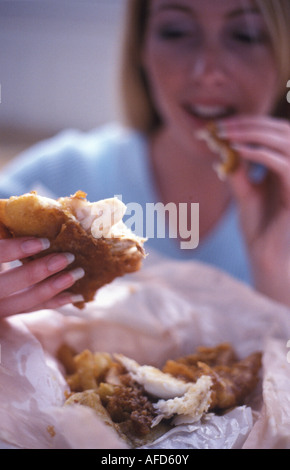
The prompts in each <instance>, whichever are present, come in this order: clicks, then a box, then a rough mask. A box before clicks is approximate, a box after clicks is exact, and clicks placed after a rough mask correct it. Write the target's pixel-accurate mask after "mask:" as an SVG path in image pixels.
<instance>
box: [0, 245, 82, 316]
mask: <svg viewBox="0 0 290 470" xmlns="http://www.w3.org/2000/svg"><path fill="white" fill-rule="evenodd" d="M48 246H49V241H48V240H46V239H44V240H43V239H37V238H28V237H25V238H17V239H5V240H0V265H1V264H3V263H10V262H13V261H17V260H19V259H23V258H26V257H28V256H30V255H34V254H37V253H40V252H41V251H43V250H45V249H47V248H48ZM73 260H74V256H73V255H72V254H70V253H55V254H49V255H44V256H43V257H42V258H39V259H37V260H34V261H30V262H28V263H27V264H24V265H21V266H15V267H10V268H9V267H8V268H7V269H6V268H5V265H4V269H2V271H1V272H0V317H5V316H9V315H13V314H17V313H24V312H28V311H32V310H39V309H44V308H57V307H60V306H61V305H64V304H67V303H72V302H78V301H81V300H83V299H82V298H81V297H80V296H74V295H72V294H70V293H69V292H63V291H64V290H67V289H69V288H70V287H71V286H72V285H73V284H74V283H75V281H76V280H77V279H80V278H81V277H83V275H84V271H83V269H81V268H79V269H75V270H73V271H66V272H63V273H62V272H61V271H62V270H63V269H65V268H67V266H68V265H69V264H70V263H72V262H73Z"/></svg>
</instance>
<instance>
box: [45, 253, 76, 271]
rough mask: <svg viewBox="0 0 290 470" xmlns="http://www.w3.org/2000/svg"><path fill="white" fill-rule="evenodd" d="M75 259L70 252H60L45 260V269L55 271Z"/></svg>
mask: <svg viewBox="0 0 290 470" xmlns="http://www.w3.org/2000/svg"><path fill="white" fill-rule="evenodd" d="M74 260H75V256H74V255H73V254H72V253H61V254H56V255H54V256H52V257H51V258H50V259H49V260H48V262H47V269H48V270H49V271H52V272H55V271H58V270H60V269H64V268H65V267H66V266H68V265H69V264H71V263H72V262H73V261H74Z"/></svg>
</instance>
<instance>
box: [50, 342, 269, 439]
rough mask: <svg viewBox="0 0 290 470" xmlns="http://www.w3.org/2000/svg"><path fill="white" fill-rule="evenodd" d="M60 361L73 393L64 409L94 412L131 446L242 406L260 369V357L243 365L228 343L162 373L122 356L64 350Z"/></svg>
mask: <svg viewBox="0 0 290 470" xmlns="http://www.w3.org/2000/svg"><path fill="white" fill-rule="evenodd" d="M58 358H59V360H60V361H61V363H62V364H63V365H64V367H65V369H66V373H67V383H68V385H69V387H70V390H71V393H70V394H69V396H68V397H67V400H66V405H76V404H79V405H83V406H88V407H90V408H93V409H94V410H95V411H96V413H97V414H98V415H99V416H100V417H101V418H102V419H103V421H104V422H105V423H107V424H109V425H110V426H111V427H112V428H114V429H115V430H116V431H117V433H118V434H119V435H120V436H121V437H122V438H123V439H124V440H125V441H126V442H127V443H129V445H130V446H131V447H141V446H143V445H146V444H148V443H150V442H153V441H154V440H156V439H158V438H159V437H160V436H162V435H163V434H164V433H166V432H168V431H170V429H172V427H174V426H177V425H180V424H185V423H186V424H188V423H198V422H199V421H200V419H201V418H202V417H203V416H204V415H205V414H206V413H208V412H209V411H212V412H215V413H220V412H224V411H225V410H228V409H230V408H232V407H236V406H239V405H242V404H243V403H244V402H245V399H246V398H247V396H248V395H249V394H250V393H251V392H252V391H253V390H254V389H255V387H256V385H257V383H258V380H259V371H260V368H261V353H260V352H256V353H252V354H251V355H250V356H248V357H246V358H245V359H242V360H239V359H238V358H237V356H236V354H235V352H234V350H233V348H232V347H231V345H230V344H220V345H218V346H216V347H211V348H209V347H200V348H198V349H197V351H196V353H194V354H192V355H188V356H184V357H182V358H179V359H176V360H169V361H167V362H166V364H165V366H164V367H163V368H162V369H158V368H156V367H153V366H150V365H140V364H138V363H137V362H136V361H135V360H133V359H131V358H128V357H126V356H124V355H122V354H108V353H101V352H97V353H92V352H91V351H89V350H84V351H83V352H81V353H80V354H76V355H74V354H73V352H72V351H71V350H70V348H68V347H66V346H65V345H63V346H62V347H61V348H60V350H59V353H58Z"/></svg>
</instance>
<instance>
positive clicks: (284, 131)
mask: <svg viewBox="0 0 290 470" xmlns="http://www.w3.org/2000/svg"><path fill="white" fill-rule="evenodd" d="M253 127H255V128H256V129H257V130H259V129H260V130H262V129H263V130H264V132H265V131H266V132H275V133H278V134H280V135H281V136H285V135H288V136H289V132H290V124H289V122H288V121H287V120H285V119H280V118H273V117H271V116H234V117H230V118H227V119H222V120H220V121H219V122H218V128H219V129H221V130H222V129H224V130H228V131H230V130H235V129H237V130H238V129H240V130H251V129H252V128H253Z"/></svg>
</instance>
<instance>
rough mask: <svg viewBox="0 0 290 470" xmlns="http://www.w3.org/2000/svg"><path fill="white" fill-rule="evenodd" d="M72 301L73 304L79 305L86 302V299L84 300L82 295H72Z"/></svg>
mask: <svg viewBox="0 0 290 470" xmlns="http://www.w3.org/2000/svg"><path fill="white" fill-rule="evenodd" d="M70 300H71V303H72V304H77V303H79V302H84V301H85V299H84V298H83V296H82V295H72V296H71V298H70Z"/></svg>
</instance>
